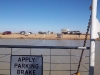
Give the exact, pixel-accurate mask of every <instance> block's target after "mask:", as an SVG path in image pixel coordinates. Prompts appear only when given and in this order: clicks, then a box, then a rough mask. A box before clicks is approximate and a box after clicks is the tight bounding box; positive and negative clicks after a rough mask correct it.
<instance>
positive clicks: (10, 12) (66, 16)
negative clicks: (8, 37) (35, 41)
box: [0, 0, 100, 33]
mask: <svg viewBox="0 0 100 75" xmlns="http://www.w3.org/2000/svg"><path fill="white" fill-rule="evenodd" d="M91 1H92V0H0V32H3V31H7V30H9V31H12V32H20V31H31V32H34V33H37V32H38V31H53V32H56V33H58V32H61V29H63V28H65V29H70V30H79V31H81V32H83V33H85V32H86V28H87V25H88V22H89V17H90V14H91V11H90V10H89V7H90V5H91ZM99 9H100V0H98V11H97V18H98V19H99V21H100V14H99V13H100V10H99Z"/></svg>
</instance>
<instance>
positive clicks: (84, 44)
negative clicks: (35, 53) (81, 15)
mask: <svg viewBox="0 0 100 75" xmlns="http://www.w3.org/2000/svg"><path fill="white" fill-rule="evenodd" d="M90 25H91V15H90V19H89V23H88V26H87V31H86V35H85V40H84V43H83V47H85V46H86V41H87V37H88V32H89V28H90ZM83 53H84V49H82V52H81V57H80V61H79V64H78V68H77V72H76V73H74V74H76V75H78V73H79V69H80V64H81V61H82V57H83ZM72 75H73V74H72Z"/></svg>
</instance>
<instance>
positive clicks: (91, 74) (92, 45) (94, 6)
mask: <svg viewBox="0 0 100 75" xmlns="http://www.w3.org/2000/svg"><path fill="white" fill-rule="evenodd" d="M96 14H97V0H92V17H91V37H90V66H89V75H94V66H95V32H96Z"/></svg>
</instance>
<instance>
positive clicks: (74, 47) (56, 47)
mask: <svg viewBox="0 0 100 75" xmlns="http://www.w3.org/2000/svg"><path fill="white" fill-rule="evenodd" d="M0 48H41V49H90V47H78V46H31V45H0Z"/></svg>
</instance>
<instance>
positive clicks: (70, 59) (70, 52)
mask: <svg viewBox="0 0 100 75" xmlns="http://www.w3.org/2000/svg"><path fill="white" fill-rule="evenodd" d="M70 75H71V49H70Z"/></svg>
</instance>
